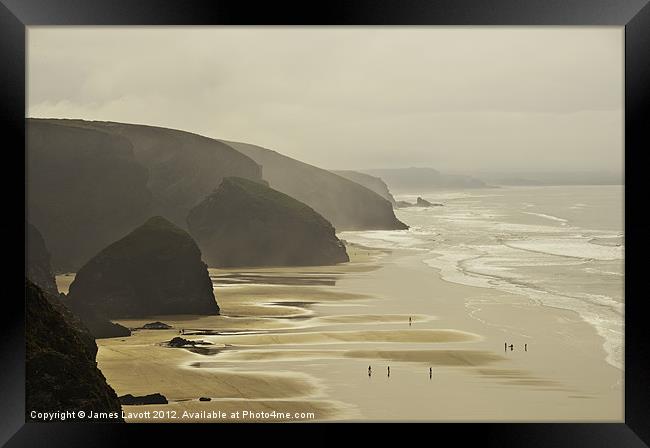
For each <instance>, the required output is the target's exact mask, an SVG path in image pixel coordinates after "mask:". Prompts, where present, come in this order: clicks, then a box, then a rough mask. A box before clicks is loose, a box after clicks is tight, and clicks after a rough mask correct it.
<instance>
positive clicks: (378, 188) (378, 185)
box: [332, 170, 395, 206]
mask: <svg viewBox="0 0 650 448" xmlns="http://www.w3.org/2000/svg"><path fill="white" fill-rule="evenodd" d="M332 172H333V173H334V174H337V175H339V176H341V177H345V178H346V179H348V180H351V181H352V182H356V183H358V184H359V185H363V186H364V187H366V188H367V189H369V190H372V191H374V192H375V193H377V194H378V195H379V196H381V197H382V198H384V199H386V200H387V201H388V202H390V203H391V204H392V205H393V206H394V205H395V198H394V197H393V195H392V194H391V192H390V190H389V189H388V185H386V182H384V181H383V180H382V179H381V178H380V177H376V176H371V175H370V174H366V173H360V172H359V171H349V170H338V171H332Z"/></svg>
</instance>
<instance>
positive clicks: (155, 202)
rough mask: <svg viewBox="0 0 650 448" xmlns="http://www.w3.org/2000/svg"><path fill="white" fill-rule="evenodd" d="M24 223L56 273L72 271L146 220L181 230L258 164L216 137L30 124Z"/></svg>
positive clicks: (255, 173) (105, 125) (256, 172)
mask: <svg viewBox="0 0 650 448" xmlns="http://www.w3.org/2000/svg"><path fill="white" fill-rule="evenodd" d="M27 133H28V135H27V193H28V199H27V205H28V219H29V220H30V222H31V223H32V224H34V225H35V226H36V227H38V228H39V230H40V231H41V233H42V234H43V237H44V238H45V240H46V241H47V242H48V244H49V248H50V252H51V254H52V266H53V268H54V270H55V272H75V271H76V270H78V269H79V268H80V267H81V266H82V265H83V264H84V263H85V262H86V261H88V260H89V259H90V257H91V256H93V255H94V254H96V253H97V252H98V251H99V250H100V249H102V248H103V247H106V246H107V245H108V244H110V243H112V242H114V241H116V240H117V239H119V238H121V237H123V236H124V235H125V234H126V233H128V232H129V231H130V230H131V229H133V228H134V227H135V226H137V225H138V224H140V223H142V222H143V221H144V220H145V219H146V218H147V217H149V216H152V215H161V216H164V217H165V218H167V219H169V220H170V221H172V222H174V223H175V224H176V225H179V226H181V227H184V226H185V220H186V217H187V213H188V211H189V210H190V209H191V208H192V207H194V206H195V205H196V204H197V203H198V202H200V201H201V200H202V199H203V198H204V197H205V196H207V195H208V194H209V193H211V192H212V191H214V189H215V188H216V187H217V186H218V185H219V184H220V183H221V180H222V179H223V177H225V176H240V177H245V178H251V179H259V180H261V167H260V166H259V165H258V164H257V163H255V162H254V161H253V160H252V159H250V158H249V157H247V156H245V155H243V154H241V153H240V152H238V151H236V150H234V149H233V148H231V147H229V146H228V145H225V144H223V143H221V142H219V141H217V140H213V139H209V138H205V137H201V136H199V135H196V134H191V133H188V132H182V131H176V130H172V129H165V128H157V127H152V126H143V125H129V124H122V123H111V122H95V121H83V120H51V119H28V120H27Z"/></svg>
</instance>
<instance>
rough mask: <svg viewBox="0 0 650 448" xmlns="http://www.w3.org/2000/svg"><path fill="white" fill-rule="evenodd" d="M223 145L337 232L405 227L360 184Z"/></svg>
mask: <svg viewBox="0 0 650 448" xmlns="http://www.w3.org/2000/svg"><path fill="white" fill-rule="evenodd" d="M225 143H227V144H228V145H230V146H232V147H233V148H235V149H236V150H237V151H240V152H242V153H244V154H245V155H247V156H248V157H250V158H251V159H253V160H255V162H257V163H258V164H260V165H262V172H263V177H264V179H265V180H266V181H268V182H269V185H270V186H271V187H272V188H274V189H276V190H278V191H280V192H282V193H285V194H287V195H289V196H291V197H293V198H294V199H297V200H299V201H300V202H304V203H305V204H307V205H308V206H310V207H311V208H313V209H314V210H315V211H316V212H318V213H320V214H321V215H322V216H323V217H324V218H325V219H327V220H328V221H329V222H331V223H332V225H333V226H334V227H335V228H336V230H337V231H342V230H391V229H406V228H408V226H406V224H404V223H402V222H401V221H399V220H398V219H397V218H396V217H395V214H394V213H393V208H392V206H391V203H390V202H388V201H387V200H386V199H384V198H383V197H381V196H380V195H378V194H377V193H375V192H374V191H371V190H369V189H368V188H366V187H364V186H362V185H359V184H357V183H355V182H352V181H350V180H348V179H345V178H344V177H341V176H338V175H336V174H334V173H332V172H330V171H327V170H323V169H320V168H317V167H315V166H312V165H308V164H306V163H303V162H300V161H298V160H294V159H292V158H290V157H286V156H283V155H282V154H279V153H277V152H275V151H272V150H270V149H266V148H262V147H259V146H255V145H249V144H247V143H239V142H225Z"/></svg>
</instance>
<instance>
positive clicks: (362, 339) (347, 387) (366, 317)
mask: <svg viewBox="0 0 650 448" xmlns="http://www.w3.org/2000/svg"><path fill="white" fill-rule="evenodd" d="M348 252H349V254H350V257H351V262H350V263H346V264H342V265H337V266H329V267H310V268H266V269H263V268H257V269H232V270H217V269H211V270H210V274H211V277H212V279H213V283H214V284H215V295H216V296H217V300H218V302H219V304H220V306H221V309H222V315H221V316H151V317H150V318H147V319H138V320H120V321H119V323H121V324H122V325H126V326H128V327H131V328H136V327H140V326H142V325H143V324H144V323H147V322H152V321H156V320H160V321H162V322H165V323H167V324H169V325H172V326H173V328H172V329H170V330H136V331H134V332H133V335H132V336H131V337H128V338H114V339H101V340H98V341H97V342H98V345H99V353H98V356H97V360H98V366H99V368H100V369H101V371H102V372H103V373H104V375H105V376H106V378H107V380H108V382H109V384H110V385H111V386H112V387H113V388H114V389H115V391H116V392H117V393H118V395H123V394H128V393H130V394H133V395H145V394H150V393H156V392H158V393H161V394H163V395H165V396H166V397H167V399H168V400H169V404H167V405H143V406H124V411H125V412H126V419H127V421H132V422H137V421H146V422H155V421H170V422H187V421H222V422H224V421H325V420H333V421H362V420H387V421H404V420H408V421H416V420H421V421H499V420H507V421H621V420H622V419H623V395H622V388H623V373H622V371H621V370H619V369H617V368H615V367H612V366H611V365H609V364H607V363H606V362H605V353H604V350H603V349H602V340H601V338H600V337H599V336H598V334H597V332H596V331H595V330H594V329H593V328H592V327H591V326H589V325H588V324H586V323H585V322H584V321H582V320H581V319H580V318H579V316H577V315H576V314H575V313H573V312H570V311H566V310H559V309H555V308H550V307H544V306H540V305H538V304H536V303H534V302H532V301H531V300H529V299H527V298H526V297H523V296H517V295H514V294H507V293H503V292H500V291H497V290H492V289H488V288H478V287H470V286H465V285H459V284H455V283H449V282H446V281H444V280H441V278H440V276H439V275H437V274H436V271H435V270H432V269H431V268H430V267H427V266H426V265H425V264H424V263H423V260H422V258H423V255H422V254H421V253H418V252H417V251H409V250H393V251H386V250H377V249H370V248H366V247H362V246H358V245H350V246H349V250H348ZM70 278H71V277H70V276H68V277H64V276H59V277H58V279H57V280H58V282H59V287H60V288H61V289H62V290H63V291H64V292H65V284H66V282H67V283H69V281H70ZM409 317H411V323H410V324H409ZM181 329H182V330H183V332H184V336H183V337H185V338H186V339H191V340H195V341H204V342H207V343H210V344H209V345H200V346H198V345H197V346H196V347H195V348H191V347H190V348H170V347H167V346H165V344H164V342H165V341H169V340H170V339H171V338H173V337H175V336H178V335H179V332H180V331H181ZM506 342H507V344H508V345H509V344H513V350H510V348H509V347H508V348H507V350H506V349H505V348H504V344H505V343H506ZM524 344H526V347H525V348H524ZM369 366H370V367H371V375H369V374H368V367H369ZM389 366H390V376H389V375H388V367H389ZM429 369H431V377H430V371H429ZM200 397H209V398H210V399H211V401H199V398H200ZM147 411H149V412H148V413H147ZM154 411H163V412H162V413H161V412H158V413H155V414H156V416H155V417H152V415H153V413H154ZM238 411H239V412H238ZM244 411H246V412H247V413H246V414H245V413H244Z"/></svg>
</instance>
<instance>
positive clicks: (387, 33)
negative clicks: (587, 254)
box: [28, 27, 624, 172]
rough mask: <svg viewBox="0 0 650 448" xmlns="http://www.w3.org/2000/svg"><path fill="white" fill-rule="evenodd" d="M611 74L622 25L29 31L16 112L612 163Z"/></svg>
mask: <svg viewBox="0 0 650 448" xmlns="http://www.w3.org/2000/svg"><path fill="white" fill-rule="evenodd" d="M623 75H624V71H623V28H596V27H589V28H560V27H553V28H539V27H538V28H489V27H483V28H481V27H472V28H439V27H417V28H410V27H406V28H405V27H385V28H384V27H380V28H368V27H359V28H342V27H336V28H323V27H305V28H282V27H236V28H233V27H228V28H224V27H206V28H179V27H174V28H169V27H165V28H126V27H92V28H91V27H76V28H60V27H59V28H56V27H30V28H29V30H28V116H31V117H61V118H63V117H65V118H83V119H89V120H111V121H121V122H129V123H142V124H151V125H156V126H164V127H170V128H177V129H182V130H186V131H191V132H196V133H199V134H202V135H205V136H209V137H215V138H222V139H228V140H237V141H244V142H248V143H254V144H257V145H260V146H264V147H268V148H271V149H275V150H277V151H279V152H282V153H284V154H286V155H289V156H291V157H295V158H297V159H300V160H303V161H305V162H308V163H312V164H315V165H318V166H321V167H324V168H350V169H362V168H384V167H407V166H431V167H434V168H439V169H442V170H446V171H453V172H474V171H492V170H494V171H540V170H542V171H543V170H561V171H571V170H580V171H585V170H607V171H620V170H621V169H622V160H623Z"/></svg>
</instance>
